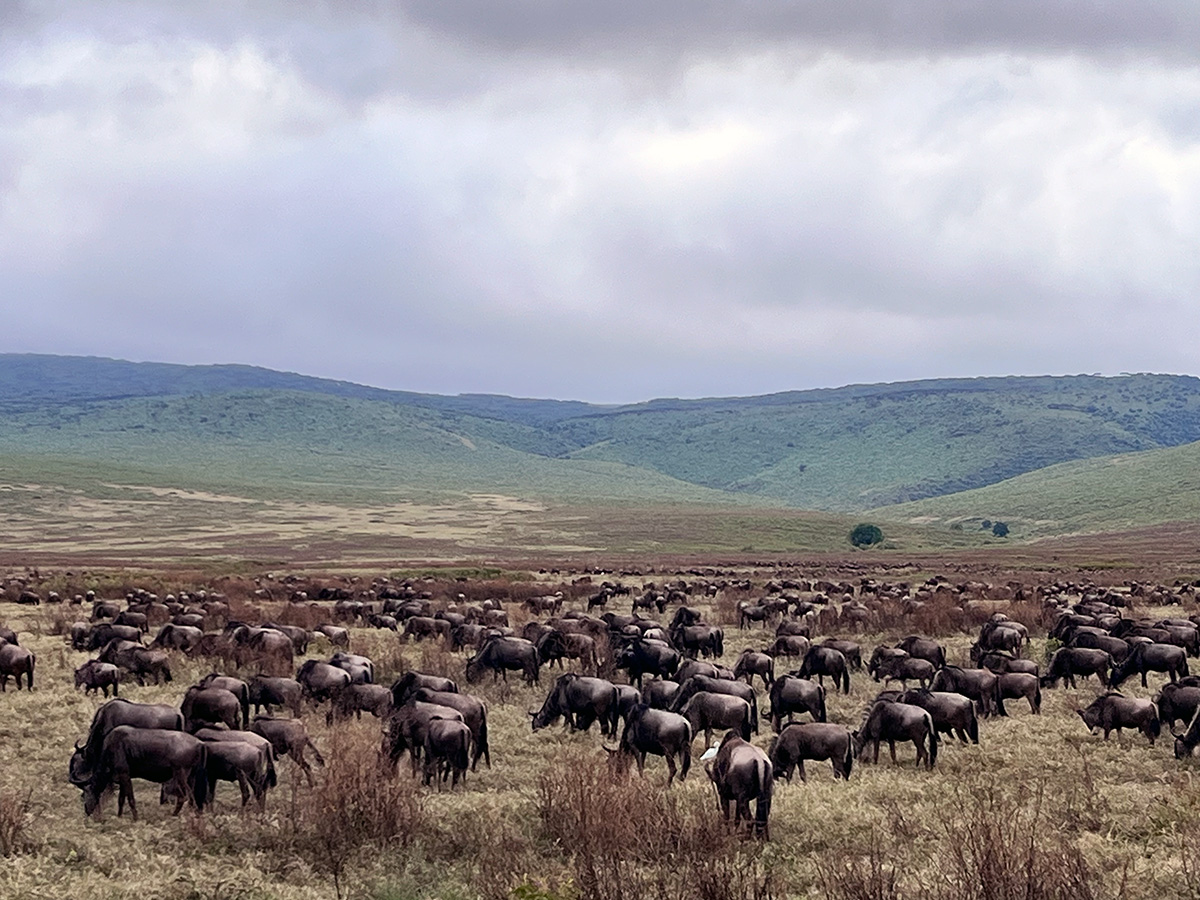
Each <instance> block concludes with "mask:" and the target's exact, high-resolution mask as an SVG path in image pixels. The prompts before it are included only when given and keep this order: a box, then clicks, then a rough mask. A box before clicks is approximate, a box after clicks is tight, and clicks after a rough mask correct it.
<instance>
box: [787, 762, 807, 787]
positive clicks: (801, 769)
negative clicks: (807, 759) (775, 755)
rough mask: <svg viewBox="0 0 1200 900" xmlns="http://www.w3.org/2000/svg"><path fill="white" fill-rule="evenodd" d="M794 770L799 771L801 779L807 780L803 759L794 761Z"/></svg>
mask: <svg viewBox="0 0 1200 900" xmlns="http://www.w3.org/2000/svg"><path fill="white" fill-rule="evenodd" d="M796 771H797V772H798V773H799V775H800V780H801V781H804V782H807V781H808V778H807V777H806V776H805V774H804V760H800V761H799V762H797V763H796ZM788 781H791V779H790V778H789V779H788Z"/></svg>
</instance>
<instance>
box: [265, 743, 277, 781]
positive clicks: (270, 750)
mask: <svg viewBox="0 0 1200 900" xmlns="http://www.w3.org/2000/svg"><path fill="white" fill-rule="evenodd" d="M278 783H279V781H278V779H277V778H276V777H275V748H274V747H272V746H271V745H270V744H268V745H267V787H269V788H273V787H275V786H276V785H277V784H278Z"/></svg>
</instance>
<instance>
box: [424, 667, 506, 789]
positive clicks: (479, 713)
mask: <svg viewBox="0 0 1200 900" xmlns="http://www.w3.org/2000/svg"><path fill="white" fill-rule="evenodd" d="M411 699H413V700H418V701H420V702H422V703H437V704H440V705H441V706H448V707H450V708H451V709H456V710H458V711H459V712H460V713H461V714H462V717H463V722H465V723H466V725H467V727H468V728H470V729H471V739H472V741H473V742H474V748H473V749H472V751H471V771H472V772H474V771H475V769H476V768H477V767H478V765H479V758H480V757H483V759H484V761H485V762H486V763H487V767H488V768H489V769H490V768H491V767H492V751H491V747H490V746H489V745H488V711H487V704H486V703H484V702H483V701H482V700H480V699H479V698H478V697H476V696H473V695H472V694H460V693H458V692H457V691H435V690H431V689H430V688H425V687H423V688H417V690H416V691H415V692H414V693H413V694H412V697H411Z"/></svg>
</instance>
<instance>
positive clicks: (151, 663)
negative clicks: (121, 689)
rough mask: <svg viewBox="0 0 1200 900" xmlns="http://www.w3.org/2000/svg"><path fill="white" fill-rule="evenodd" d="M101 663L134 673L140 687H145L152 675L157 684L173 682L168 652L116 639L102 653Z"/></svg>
mask: <svg viewBox="0 0 1200 900" xmlns="http://www.w3.org/2000/svg"><path fill="white" fill-rule="evenodd" d="M100 661H101V662H106V663H112V664H113V665H115V666H119V667H121V668H122V669H124V670H125V671H127V672H130V673H132V675H133V677H134V678H136V679H137V683H138V684H139V685H144V684H145V683H146V678H147V677H148V676H151V675H153V676H154V683H155V684H158V683H159V682H160V681H162V682H165V683H168V684H169V683H170V681H171V660H170V657H169V656H168V655H167V651H166V650H150V649H148V648H146V647H143V646H142V645H141V644H136V643H133V642H132V641H125V640H121V639H120V638H114V639H113V640H112V641H110V642H109V643H108V644H107V645H106V646H105V647H104V649H103V650H102V651H101V652H100Z"/></svg>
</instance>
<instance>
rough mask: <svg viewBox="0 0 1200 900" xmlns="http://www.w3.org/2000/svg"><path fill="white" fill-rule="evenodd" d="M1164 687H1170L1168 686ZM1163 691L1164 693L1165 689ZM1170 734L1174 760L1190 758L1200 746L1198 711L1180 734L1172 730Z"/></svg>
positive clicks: (1199, 718) (1199, 713) (1199, 712)
mask: <svg viewBox="0 0 1200 900" xmlns="http://www.w3.org/2000/svg"><path fill="white" fill-rule="evenodd" d="M1166 687H1170V685H1167V686H1166ZM1163 690H1164V691H1165V690H1166V688H1163ZM1171 733H1172V734H1174V735H1175V758H1176V759H1184V758H1186V757H1189V756H1192V755H1193V754H1194V753H1195V752H1196V747H1197V746H1200V710H1197V712H1196V713H1193V714H1192V718H1191V720H1190V721H1189V722H1188V727H1187V728H1186V729H1184V731H1183V733H1182V734H1180V733H1178V732H1176V731H1175V730H1174V729H1172V730H1171Z"/></svg>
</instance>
